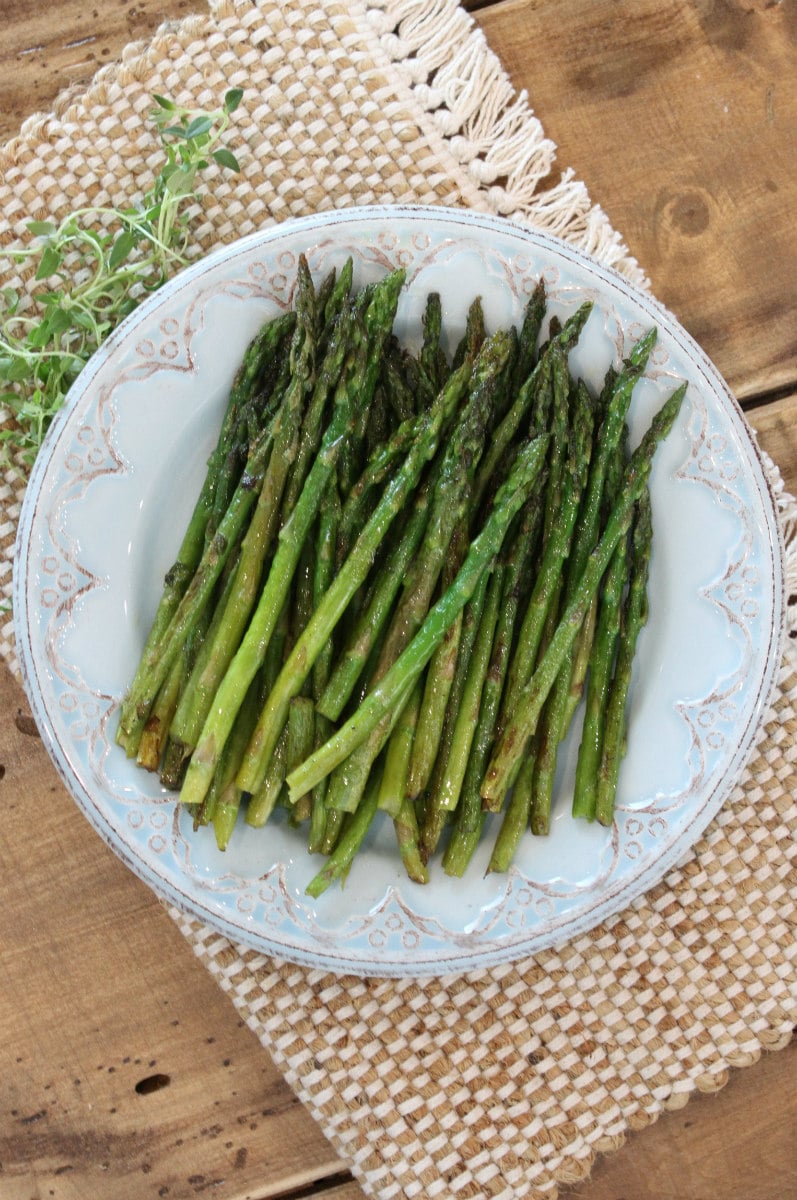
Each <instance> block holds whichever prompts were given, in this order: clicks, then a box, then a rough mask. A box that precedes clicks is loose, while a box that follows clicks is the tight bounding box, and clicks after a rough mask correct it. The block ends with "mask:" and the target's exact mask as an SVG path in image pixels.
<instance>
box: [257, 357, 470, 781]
mask: <svg viewBox="0 0 797 1200" xmlns="http://www.w3.org/2000/svg"><path fill="white" fill-rule="evenodd" d="M468 375H469V369H468V368H467V367H463V368H461V369H460V370H459V371H458V372H456V373H455V374H454V375H453V376H451V378H450V380H449V383H448V384H447V385H446V387H445V388H444V389H443V391H442V392H441V393H440V396H439V398H438V401H437V403H436V404H435V405H433V406H432V408H430V409H429V410H428V411H427V413H426V414H425V420H424V422H423V423H422V424H421V427H420V428H419V431H418V436H417V438H416V440H415V442H414V444H413V445H412V446H411V447H410V449H409V452H408V454H407V456H406V458H405V459H404V462H403V463H402V464H401V467H400V469H399V470H398V471H397V472H396V474H395V475H394V477H393V479H392V480H391V481H390V483H389V484H388V486H387V487H386V488H385V491H384V494H383V496H382V498H381V500H380V502H379V504H378V505H377V507H376V509H375V510H374V513H373V515H372V517H371V519H370V520H369V521H368V523H367V524H366V526H365V528H364V529H363V531H362V533H361V534H360V536H359V538H358V539H357V542H356V543H355V545H354V547H353V549H352V552H351V554H350V555H349V557H348V558H347V559H346V562H345V563H344V565H343V567H342V568H341V569H340V571H339V572H338V574H337V575H336V577H335V579H334V581H333V582H332V584H331V585H330V587H329V588H328V590H327V592H326V593H325V595H324V597H323V599H322V600H321V602H320V604H319V605H318V607H317V608H316V610H315V612H314V613H313V616H312V618H311V620H310V621H309V622H308V624H307V626H306V627H305V629H304V631H303V633H302V635H301V636H300V637H299V638H298V639H297V640H296V642H295V644H294V646H293V649H292V650H291V653H290V654H289V656H288V658H287V660H286V662H285V665H284V667H283V669H282V671H281V672H280V675H279V677H278V679H277V681H276V683H275V684H274V687H273V688H272V689H271V692H270V694H269V696H268V698H267V700H266V703H265V705H264V708H263V711H262V713H261V715H260V718H259V720H258V722H257V726H256V728H255V732H254V734H253V737H252V742H251V744H250V747H249V750H248V752H247V756H246V761H245V764H244V765H243V766H242V769H241V772H240V773H239V780H238V782H239V784H240V786H241V787H242V788H243V789H244V790H245V791H255V790H256V789H257V788H258V787H259V786H260V782H261V779H262V776H263V774H264V773H265V770H266V767H267V764H268V760H269V757H270V756H271V753H272V751H273V749H274V746H275V744H276V740H277V738H278V737H279V734H280V730H281V729H282V725H283V723H284V721H285V715H286V711H287V706H288V704H289V702H290V699H291V697H292V696H295V695H296V694H297V693H298V690H299V689H300V688H301V686H302V683H303V682H304V680H305V679H306V677H307V675H308V674H309V673H310V671H311V670H312V667H313V663H314V662H315V660H316V657H317V656H318V654H319V653H320V651H321V650H322V649H323V647H324V646H325V644H326V643H327V640H328V638H329V636H330V634H331V633H332V630H333V629H334V628H335V625H336V624H337V622H338V620H339V619H340V617H341V615H342V614H343V612H344V611H345V609H346V606H347V605H348V603H349V601H350V600H351V598H352V596H353V595H354V593H355V591H356V590H357V588H359V587H360V585H361V584H362V583H363V581H364V580H365V578H366V576H367V574H368V572H369V570H370V568H371V564H372V562H373V559H374V555H375V554H376V550H377V547H378V546H379V545H380V543H381V542H382V541H383V539H384V537H385V534H386V532H387V530H388V529H389V527H390V524H391V523H392V521H393V520H394V519H395V517H396V516H397V515H398V513H399V512H400V511H401V509H402V508H403V506H404V504H405V502H406V500H407V497H408V496H409V494H410V492H411V491H412V489H413V488H414V487H415V485H416V483H417V482H418V479H419V477H420V474H421V471H422V470H423V467H424V466H425V464H426V463H427V462H428V461H429V459H430V458H432V456H433V455H434V453H435V451H436V449H437V444H438V439H439V436H440V431H441V428H442V425H443V419H444V416H445V413H446V411H447V410H448V407H449V405H450V403H451V393H452V392H454V391H457V392H459V394H462V392H464V390H465V388H466V386H467V382H468Z"/></svg>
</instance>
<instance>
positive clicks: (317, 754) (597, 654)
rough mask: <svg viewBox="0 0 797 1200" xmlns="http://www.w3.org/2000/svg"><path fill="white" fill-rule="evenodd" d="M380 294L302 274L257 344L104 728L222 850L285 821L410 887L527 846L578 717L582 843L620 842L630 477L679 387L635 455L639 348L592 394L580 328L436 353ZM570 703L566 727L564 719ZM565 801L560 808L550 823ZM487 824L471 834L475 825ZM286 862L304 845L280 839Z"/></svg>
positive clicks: (639, 544) (343, 275) (329, 862)
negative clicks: (605, 837)
mask: <svg viewBox="0 0 797 1200" xmlns="http://www.w3.org/2000/svg"><path fill="white" fill-rule="evenodd" d="M405 286H406V284H405V278H404V274H403V272H402V271H401V270H395V271H393V272H389V273H387V274H385V275H384V277H383V278H381V279H380V280H379V281H378V282H376V283H372V284H368V285H367V286H360V287H356V286H355V284H354V272H353V264H352V262H351V260H349V261H348V262H346V264H345V265H344V266H343V267H342V268H341V269H340V270H339V271H337V272H336V271H331V272H330V273H329V274H328V275H326V276H325V277H324V278H322V279H319V280H314V279H313V278H312V277H311V273H310V270H309V268H308V265H307V262H306V260H305V259H304V258H303V257H301V258H300V261H299V267H298V272H297V277H296V282H295V287H294V293H293V295H294V300H293V306H292V308H291V310H290V311H287V312H284V313H281V314H279V315H277V316H275V317H273V318H272V319H270V320H269V321H267V322H266V323H265V324H264V325H263V327H262V328H261V329H260V330H259V331H258V332H257V334H256V336H255V337H254V338H253V339H252V341H251V342H250V344H249V346H248V348H247V350H246V353H245V355H244V357H243V361H242V362H241V363H240V365H239V366H238V368H237V371H236V372H235V375H234V379H233V382H232V385H231V388H230V392H229V397H228V401H227V405H226V410H225V412H224V416H223V420H222V422H221V427H220V431H219V434H218V440H217V443H216V445H215V448H214V450H213V452H212V454H211V456H210V458H209V460H208V463H207V471H206V476H205V479H204V483H203V485H202V488H201V491H200V493H199V495H198V497H197V499H196V503H195V505H194V509H193V512H192V514H191V518H190V520H189V522H188V525H187V527H186V528H185V530H184V531H183V532H182V542H181V543H180V547H179V551H178V554H177V558H176V560H175V562H174V564H173V566H172V567H171V569H170V570H169V571H168V573H167V575H166V578H165V580H164V583H163V589H162V594H161V599H160V602H159V605H158V608H157V611H156V613H155V615H154V619H153V622H152V626H151V630H150V634H149V636H148V638H147V640H146V643H145V645H144V647H143V649H142V653H141V658H140V662H139V664H138V668H137V671H136V674H135V677H134V678H133V679H132V680H131V682H130V686H129V689H128V692H127V694H126V696H125V699H124V702H123V704H122V706H121V711H120V716H119V725H118V730H117V741H118V743H119V745H120V746H122V747H123V748H124V750H125V752H126V754H127V755H128V756H129V757H131V758H135V759H136V760H137V762H138V763H139V764H140V765H141V766H142V767H144V768H146V769H148V770H150V771H156V772H158V773H159V774H160V778H161V780H162V782H163V783H164V784H165V785H166V786H167V787H169V788H173V789H175V790H178V791H179V802H180V803H181V804H182V805H185V806H186V807H187V809H188V810H189V811H190V812H191V813H192V814H193V821H194V828H195V830H197V831H198V830H199V829H200V828H202V827H204V826H210V827H212V830H213V835H214V836H215V840H216V843H217V845H218V847H219V849H221V850H224V849H226V847H227V846H228V844H229V842H230V839H231V837H233V836H234V831H235V828H236V825H237V824H238V823H239V822H240V821H241V820H243V821H244V822H246V824H248V825H249V826H252V827H255V828H259V827H262V826H264V825H266V824H267V822H268V821H269V820H270V819H271V820H282V821H287V822H288V823H289V824H290V825H291V826H294V827H296V829H297V830H302V831H304V835H305V837H306V843H307V849H308V852H309V853H312V854H317V855H320V856H321V859H322V861H321V865H320V869H319V870H318V872H317V873H316V875H315V876H314V878H313V879H312V881H311V882H310V884H309V886H308V889H307V890H308V892H309V894H310V895H312V896H319V895H320V894H321V893H322V892H323V891H324V890H325V889H326V888H327V887H329V885H330V884H332V883H333V882H335V881H339V882H341V881H343V880H344V879H345V877H346V874H347V873H348V871H349V869H350V867H351V864H352V861H353V859H354V856H355V855H356V854H357V852H358V850H359V849H360V847H361V845H362V843H363V840H364V838H365V836H366V834H367V833H368V830H369V828H370V827H371V825H372V823H373V822H374V821H375V820H380V821H384V822H392V824H393V826H394V828H395V838H396V854H397V855H398V856H400V858H401V861H402V862H403V865H404V868H405V870H406V872H407V875H408V876H409V878H410V879H412V880H414V881H416V882H418V883H425V882H427V881H428V879H429V878H430V872H431V870H432V867H433V864H434V862H435V861H436V860H439V866H440V869H441V870H443V871H444V872H445V873H446V874H448V875H451V876H462V875H464V873H465V872H466V870H467V868H468V865H469V863H470V862H471V859H472V857H473V854H474V852H475V850H476V848H477V847H478V845H479V844H480V842H481V841H482V839H483V838H484V837H486V836H487V832H488V830H489V831H490V836H491V838H492V845H491V847H490V858H489V868H488V869H489V870H490V871H497V872H505V871H507V870H508V869H509V866H510V864H511V863H512V861H513V858H514V856H515V854H516V852H517V849H518V846H519V845H520V843H521V839H522V838H523V837H524V836H541V835H545V834H546V833H547V832H548V829H549V826H550V817H551V811H552V806H553V804H554V803H555V802H556V797H555V795H554V777H555V771H556V762H557V754H558V752H559V748H560V746H561V744H562V742H563V740H564V739H565V737H566V736H567V734H568V731H569V729H570V727H571V723H572V722H573V719H574V715H575V713H576V711H577V710H578V709H579V707H583V710H584V717H583V732H582V734H581V740H580V748H579V753H578V764H577V770H576V783H575V791H574V795H573V796H572V797H571V804H572V814H573V817H574V818H576V819H584V820H588V821H598V822H600V823H602V824H603V825H611V823H612V820H613V812H614V804H615V797H616V794H617V786H618V777H619V773H620V769H621V763H622V759H623V756H624V750H625V741H626V725H627V706H628V690H629V684H630V680H631V671H632V666H633V660H634V654H635V649H636V645H637V640H638V637H639V634H640V631H641V629H642V627H643V626H644V624H645V621H646V619H647V587H648V572H649V563H650V554H651V544H652V538H653V522H652V513H651V505H650V495H649V486H648V483H649V476H650V472H651V466H652V462H653V458H654V455H655V453H656V448H657V446H658V445H659V443H660V442H661V441H662V439H663V438H665V437H666V436H667V434H668V432H669V430H670V429H671V428H672V426H673V423H674V421H675V419H676V417H677V415H678V412H679V409H680V406H681V403H682V400H683V396H684V393H685V390H686V385H682V386H680V387H678V388H676V390H675V391H674V392H673V393H672V394H671V395H670V396H669V397H668V399H667V400H666V401H665V402H664V404H663V405H662V407H661V408H660V410H659V411H658V412H657V413H656V415H655V416H654V418H653V420H652V422H651V424H650V427H649V429H648V430H647V432H646V433H645V434H644V436H643V437H642V439H641V441H640V443H639V445H638V447H637V448H636V449H635V450H634V451H633V453H629V450H628V445H627V433H628V430H627V417H628V412H629V406H630V404H631V400H632V396H633V392H634V388H635V385H636V383H637V381H638V380H639V379H640V378H641V376H642V375H643V374H644V372H645V368H646V364H647V362H648V358H649V356H650V353H651V350H652V349H653V346H654V344H655V341H656V330H655V329H650V330H649V331H648V332H647V333H645V334H644V336H643V337H641V338H640V339H639V341H638V342H636V344H635V345H634V346H633V347H632V349H631V351H630V353H629V354H628V357H627V358H626V359H625V360H624V361H622V362H618V363H615V364H614V365H613V366H612V367H611V368H610V369H609V371H608V372H607V374H606V377H605V379H604V381H603V385H602V387H601V388H600V389H598V390H597V391H596V392H595V393H593V391H592V390H590V389H589V388H588V387H587V385H586V384H585V383H584V381H583V380H582V379H580V378H577V377H575V376H574V374H573V373H572V371H571V368H570V358H569V356H570V351H571V350H572V349H573V347H574V346H575V345H576V344H577V342H578V340H579V338H580V336H581V332H582V330H583V328H584V325H585V324H586V322H587V321H588V319H589V317H590V314H591V310H592V305H591V304H590V303H589V302H587V303H584V304H582V305H581V307H579V308H578V309H577V310H576V311H575V312H574V313H573V315H571V316H570V317H569V319H568V320H567V321H565V322H564V323H560V322H559V321H558V319H557V318H556V317H555V316H551V317H550V318H548V314H547V300H546V296H545V289H544V285H543V283H542V281H541V282H540V283H539V284H538V285H537V287H536V289H535V290H534V292H533V294H532V295H531V297H530V298H529V301H528V303H527V305H526V309H525V313H524V314H523V320H522V322H520V323H519V327H512V328H510V329H502V330H496V331H492V332H490V331H488V330H487V328H486V326H485V320H484V314H483V312H482V308H481V303H480V301H479V299H478V297H477V298H475V299H474V300H473V303H472V304H471V307H470V310H469V312H468V318H467V322H466V327H465V329H464V331H463V332H462V335H461V338H460V339H459V340H458V342H457V344H456V346H455V348H454V349H453V351H451V352H450V353H447V351H446V347H447V346H450V345H452V343H451V342H450V341H449V338H448V336H447V331H446V330H445V329H444V328H443V310H442V305H441V302H440V297H439V296H438V295H437V294H436V293H431V294H430V295H428V296H427V297H426V298H425V310H424V315H423V320H422V324H421V327H420V329H419V331H418V349H417V352H416V353H412V352H411V351H410V350H409V349H408V348H407V347H406V346H405V345H402V344H401V343H400V342H399V340H398V339H397V337H396V335H395V333H394V321H395V317H396V310H397V305H398V303H399V299H400V296H401V293H402V289H403V288H404V287H405ZM582 701H583V704H582ZM561 802H562V798H561V797H560V798H559V803H561ZM491 814H492V815H491ZM297 836H298V835H297Z"/></svg>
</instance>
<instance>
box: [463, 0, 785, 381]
mask: <svg viewBox="0 0 797 1200" xmlns="http://www.w3.org/2000/svg"><path fill="white" fill-rule="evenodd" d="M475 15H476V19H477V20H478V22H479V24H480V25H481V26H482V28H483V30H484V32H485V34H486V36H487V40H488V42H489V43H490V45H491V46H492V48H493V49H494V50H495V52H496V53H497V54H498V55H499V57H500V58H501V60H502V61H503V63H504V65H505V67H506V69H507V70H508V71H509V73H510V75H511V77H512V79H513V80H514V82H515V84H516V85H517V86H518V87H522V88H527V89H528V92H529V95H530V97H531V102H532V104H533V106H534V108H535V110H536V112H537V113H538V115H539V116H540V118H541V119H542V122H543V124H544V127H545V131H546V133H547V134H548V136H549V137H551V138H553V140H554V141H555V142H556V143H557V145H558V147H559V162H560V164H561V166H562V167H564V166H570V167H572V168H573V169H574V170H575V173H576V175H577V176H578V178H580V179H583V180H585V181H586V182H587V183H588V186H589V189H590V195H591V197H592V199H593V200H594V201H595V202H596V203H598V204H600V205H601V206H602V207H603V208H604V209H605V211H606V212H607V213H608V215H609V218H610V220H611V222H612V224H613V225H614V227H615V229H619V230H621V231H622V232H623V234H624V236H625V238H626V240H627V242H628V244H629V245H630V247H631V249H632V251H633V253H634V254H635V255H636V257H637V258H638V260H639V262H640V263H641V264H642V266H643V267H644V269H645V270H646V271H647V272H648V274H649V276H650V279H651V281H652V284H653V290H654V292H655V294H656V295H657V296H658V298H659V299H660V300H661V301H662V302H663V303H664V304H665V305H667V306H668V307H669V308H670V309H671V310H672V311H673V312H674V313H675V315H676V316H677V317H678V319H679V320H680V321H681V323H682V324H683V325H684V326H685V327H686V328H687V329H688V330H689V332H690V333H691V334H692V335H693V336H694V337H695V338H696V339H697V341H698V342H699V343H700V345H701V346H702V347H703V349H704V350H705V351H706V353H707V354H708V355H709V356H710V357H711V358H712V359H713V360H714V362H715V363H716V364H717V366H718V367H719V369H720V371H721V372H722V373H723V375H725V377H726V379H727V380H728V382H729V383H730V385H731V387H732V388H733V389H734V390H735V391H736V393H737V394H738V395H739V397H742V398H747V397H750V396H753V395H756V394H761V393H764V392H768V391H772V390H773V389H782V388H786V387H793V386H794V385H795V383H797V361H795V354H794V348H795V344H796V342H797V307H796V304H795V293H794V266H795V240H794V219H793V214H794V212H795V208H796V207H797V171H795V169H794V148H795V146H796V145H797V87H795V86H794V61H795V54H796V53H797V5H795V4H793V3H786V4H771V5H768V6H756V5H753V4H751V3H730V2H728V0H720V2H716V3H699V4H692V3H684V0H633V2H632V0H590V2H589V3H585V2H584V0H505V2H504V3H499V4H492V5H489V6H487V7H485V8H480V9H479V10H478V12H477V13H476V14H475Z"/></svg>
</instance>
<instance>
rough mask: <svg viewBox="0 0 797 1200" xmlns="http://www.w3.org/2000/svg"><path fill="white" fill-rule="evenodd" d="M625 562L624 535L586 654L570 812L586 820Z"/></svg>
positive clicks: (591, 813) (591, 808)
mask: <svg viewBox="0 0 797 1200" xmlns="http://www.w3.org/2000/svg"><path fill="white" fill-rule="evenodd" d="M626 562H627V541H626V539H625V538H621V540H620V541H619V542H618V544H617V548H616V549H615V552H614V554H613V556H612V560H611V562H610V563H609V568H608V570H607V572H606V579H605V581H604V584H603V588H602V593H601V599H600V606H599V609H598V620H597V626H596V630H595V640H594V643H593V647H592V655H591V657H590V667H589V679H588V684H587V703H586V710H585V713H584V726H583V729H582V734H581V744H580V746H579V751H578V761H577V764H576V779H575V785H574V791H573V810H572V811H573V816H574V817H586V819H587V820H588V821H592V820H594V818H595V804H596V799H597V782H598V781H597V774H598V766H599V764H600V761H601V752H602V748H603V734H604V721H605V714H606V702H607V697H608V693H609V687H610V684H611V678H612V668H613V665H614V654H615V648H616V645H617V637H618V634H619V626H620V613H621V609H622V600H623V590H624V588H625V582H626ZM568 690H569V689H568Z"/></svg>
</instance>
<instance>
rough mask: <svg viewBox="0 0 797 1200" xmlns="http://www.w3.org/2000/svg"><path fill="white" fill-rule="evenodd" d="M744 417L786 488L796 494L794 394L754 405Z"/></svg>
mask: <svg viewBox="0 0 797 1200" xmlns="http://www.w3.org/2000/svg"><path fill="white" fill-rule="evenodd" d="M747 419H748V421H749V422H750V424H751V425H752V427H753V429H754V430H755V431H756V433H757V435H758V441H759V444H760V445H761V446H762V448H763V449H764V450H766V452H767V454H769V456H770V457H771V458H772V460H773V462H775V463H777V466H778V469H779V471H780V473H781V475H782V477H783V482H784V484H785V485H786V490H787V491H789V492H790V493H791V494H792V496H797V395H791V396H784V397H782V398H781V399H779V400H775V401H773V402H772V403H771V404H762V405H760V406H758V407H756V408H753V409H751V410H750V411H749V412H748V413H747Z"/></svg>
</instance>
